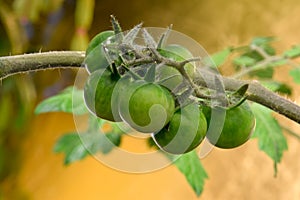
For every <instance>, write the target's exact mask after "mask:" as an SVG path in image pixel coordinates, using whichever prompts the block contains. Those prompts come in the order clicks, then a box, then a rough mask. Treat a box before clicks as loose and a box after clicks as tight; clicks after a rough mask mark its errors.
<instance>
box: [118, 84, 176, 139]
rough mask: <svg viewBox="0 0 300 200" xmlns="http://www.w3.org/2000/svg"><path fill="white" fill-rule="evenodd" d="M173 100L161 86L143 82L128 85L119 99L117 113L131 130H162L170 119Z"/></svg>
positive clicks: (173, 108) (173, 106)
mask: <svg viewBox="0 0 300 200" xmlns="http://www.w3.org/2000/svg"><path fill="white" fill-rule="evenodd" d="M174 110H175V100H174V98H173V96H172V94H171V92H170V91H169V90H168V89H166V88H165V87H163V86H160V85H157V84H155V83H148V82H145V81H134V82H133V83H131V84H129V86H128V87H126V89H125V90H124V92H123V95H121V98H120V104H119V112H120V116H121V117H122V119H123V120H124V121H125V122H127V123H128V124H129V125H130V126H131V127H132V128H134V129H136V130H137V131H139V132H143V133H153V132H156V131H158V130H160V129H162V128H163V127H164V126H165V125H166V124H167V123H168V122H169V121H170V119H171V117H172V115H173V114H174Z"/></svg>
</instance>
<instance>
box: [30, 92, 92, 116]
mask: <svg viewBox="0 0 300 200" xmlns="http://www.w3.org/2000/svg"><path fill="white" fill-rule="evenodd" d="M73 100H74V101H73ZM47 112H66V113H74V114H76V115H80V114H84V113H87V112H88V111H87V109H86V106H85V103H84V99H83V91H82V90H78V89H77V88H75V87H68V88H66V89H64V90H63V91H61V92H60V93H59V94H57V95H55V96H52V97H50V98H48V99H45V100H44V101H42V102H41V103H40V104H39V105H38V106H37V107H36V109H35V113H36V114H41V113H47Z"/></svg>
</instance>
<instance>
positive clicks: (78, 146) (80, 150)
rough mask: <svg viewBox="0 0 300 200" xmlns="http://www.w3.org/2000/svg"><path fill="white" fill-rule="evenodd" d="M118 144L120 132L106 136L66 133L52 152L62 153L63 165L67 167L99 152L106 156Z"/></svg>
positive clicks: (94, 133)
mask: <svg viewBox="0 0 300 200" xmlns="http://www.w3.org/2000/svg"><path fill="white" fill-rule="evenodd" d="M120 143H121V134H120V132H109V133H106V134H102V133H99V132H86V133H81V134H78V133H67V134H65V135H63V136H62V137H61V138H59V140H58V141H57V142H56V144H55V145H54V149H53V150H54V152H56V153H64V154H65V160H64V164H65V165H68V164H70V163H72V162H74V161H78V160H82V159H83V158H85V157H86V156H87V155H89V154H96V153H98V152H99V151H100V152H102V153H103V154H107V153H109V152H110V151H111V150H112V149H113V148H114V147H115V146H119V145H120Z"/></svg>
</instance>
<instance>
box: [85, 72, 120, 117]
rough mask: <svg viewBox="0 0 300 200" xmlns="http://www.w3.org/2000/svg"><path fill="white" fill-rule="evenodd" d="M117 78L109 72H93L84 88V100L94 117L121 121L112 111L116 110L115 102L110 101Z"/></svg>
mask: <svg viewBox="0 0 300 200" xmlns="http://www.w3.org/2000/svg"><path fill="white" fill-rule="evenodd" d="M118 81H119V76H118V75H114V74H112V73H111V72H110V71H109V70H97V71H95V72H93V73H92V74H91V75H90V76H89V78H88V80H87V82H86V84H85V87H84V99H85V104H86V106H87V107H88V109H89V110H90V111H91V112H92V113H94V114H95V115H96V116H98V117H100V118H102V119H106V120H109V121H121V118H120V117H119V116H118V115H116V114H115V113H118V112H114V110H113V109H117V107H116V105H117V103H116V102H113V101H112V93H113V92H114V90H115V89H116V87H115V86H116V84H117V82H118Z"/></svg>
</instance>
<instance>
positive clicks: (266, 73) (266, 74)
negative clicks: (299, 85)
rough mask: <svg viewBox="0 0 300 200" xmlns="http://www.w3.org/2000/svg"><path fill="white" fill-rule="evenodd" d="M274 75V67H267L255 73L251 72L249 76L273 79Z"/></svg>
mask: <svg viewBox="0 0 300 200" xmlns="http://www.w3.org/2000/svg"><path fill="white" fill-rule="evenodd" d="M273 74H274V69H273V68H272V67H267V68H264V69H260V70H255V71H253V72H251V73H250V74H249V75H250V76H256V77H259V78H270V79H271V78H272V77H273Z"/></svg>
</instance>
